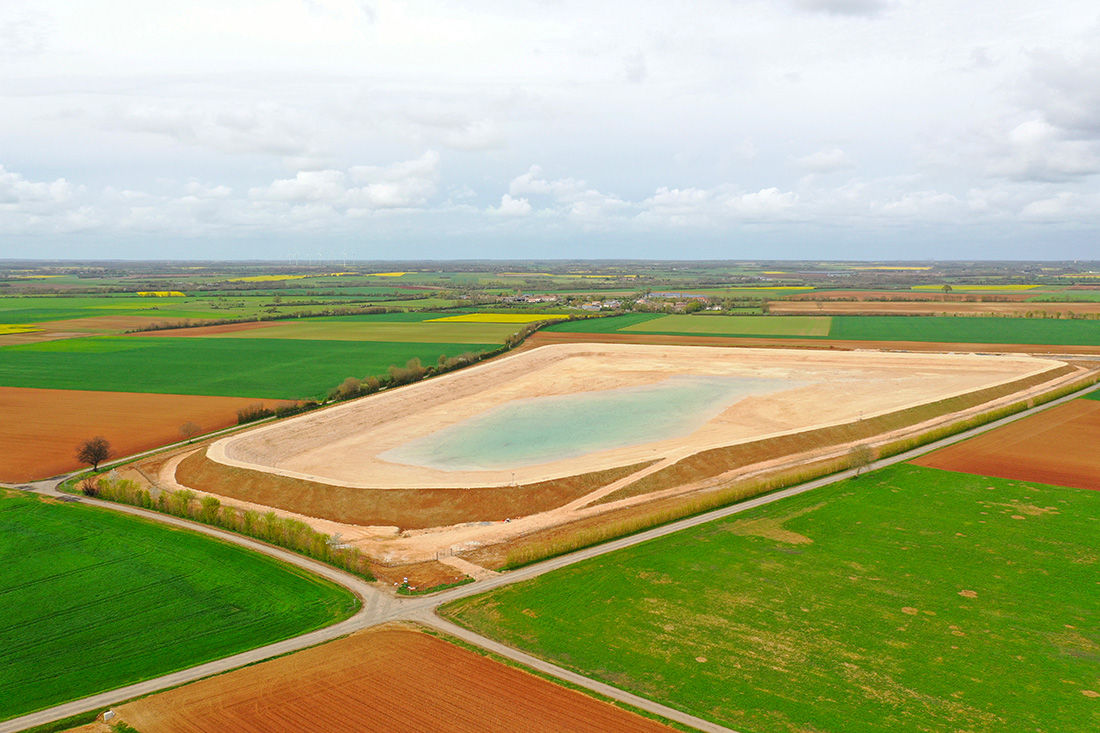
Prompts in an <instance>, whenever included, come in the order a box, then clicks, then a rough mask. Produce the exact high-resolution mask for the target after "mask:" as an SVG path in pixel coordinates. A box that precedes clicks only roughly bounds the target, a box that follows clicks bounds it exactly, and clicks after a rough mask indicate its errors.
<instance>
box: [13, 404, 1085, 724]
mask: <svg viewBox="0 0 1100 733" xmlns="http://www.w3.org/2000/svg"><path fill="white" fill-rule="evenodd" d="M1097 389H1100V385H1096V386H1094V387H1091V388H1088V389H1085V390H1082V391H1080V392H1075V393H1074V394H1071V395H1068V396H1066V397H1062V398H1059V399H1057V400H1053V401H1051V402H1048V403H1046V404H1044V405H1041V406H1039V407H1035V408H1032V409H1031V410H1025V411H1023V412H1020V413H1017V414H1015V415H1012V416H1009V417H1006V418H1003V419H1001V420H997V421H995V422H992V423H988V424H986V425H983V426H981V427H978V428H974V429H972V430H968V431H966V432H964V433H959V434H957V435H954V436H951V437H948V438H945V439H943V440H940V441H937V442H935V443H930V444H928V445H925V446H922V447H919V448H915V449H913V450H911V451H908V452H906V453H902V454H899V455H896V456H893V457H891V458H887V459H883V460H881V461H877V462H876V463H875V464H874V466H873V467H874V468H881V467H885V466H889V465H892V464H895V463H901V462H904V461H909V460H912V459H913V458H916V457H917V456H920V455H923V454H925V453H929V452H931V451H934V450H938V449H940V448H943V447H945V446H947V445H950V444H952V443H957V442H959V441H962V440H966V439H967V438H971V437H973V436H975V435H979V434H981V433H984V432H986V431H989V430H993V429H994V428H998V427H1000V426H1002V425H1007V424H1008V423H1011V422H1014V421H1016V420H1020V419H1022V418H1024V417H1027V416H1028V415H1032V414H1034V413H1036V412H1041V411H1043V410H1047V409H1050V408H1051V407H1054V406H1056V405H1059V404H1062V403H1064V402H1069V401H1070V400H1074V399H1077V398H1078V397H1080V396H1081V395H1083V394H1087V393H1088V392H1093V391H1096V390H1097ZM126 460H129V459H126ZM867 470H870V469H867ZM853 475H855V472H854V471H843V472H841V473H837V474H833V475H831V476H826V477H824V478H821V479H817V480H814V481H810V482H808V483H804V484H800V485H798V486H792V487H790V488H787V489H783V490H782V491H776V492H774V493H771V494H767V495H765V496H759V497H757V498H755V499H749V500H747V501H743V502H741V503H739V504H735V505H733V506H728V507H725V508H722V509H716V510H714V511H711V512H707V513H706V514H700V515H697V516H694V517H689V518H687V519H681V520H679V521H677V522H672V523H669V524H666V525H663V526H660V527H655V528H653V529H650V530H646V531H645V532H639V533H638V534H634V535H631V536H629V537H622V538H620V539H617V540H612V541H610V542H605V543H604V544H601V545H597V546H594V547H589V548H587V549H584V550H578V551H577V552H573V553H570V554H568V555H562V556H560V557H556V558H552V559H550V560H545V561H543V562H540V563H537V564H534V565H528V566H527V567H524V568H520V569H518V570H512V571H509V572H507V573H501V574H499V575H496V576H494V577H492V578H488V579H485V580H479V581H477V582H475V583H469V584H467V585H464V586H461V587H459V588H453V589H451V590H449V591H444V592H442V593H439V594H436V595H433V596H430V597H422V598H401V597H395V596H392V595H390V594H389V593H386V592H384V591H381V590H379V589H378V588H376V587H375V586H372V585H370V584H368V583H366V582H365V581H363V580H362V579H360V578H357V577H355V576H354V575H350V574H348V573H345V572H343V571H341V570H337V569H335V568H332V567H329V566H328V565H324V564H322V563H318V562H315V561H313V560H310V559H309V558H306V557H304V556H302V555H297V554H295V553H292V552H288V551H286V550H282V549H280V548H277V547H274V546H272V545H268V544H265V543H262V542H259V541H257V540H253V539H249V538H247V537H242V536H241V535H236V534H232V533H230V532H225V531H223V530H220V529H216V528H214V527H208V526H206V525H203V524H197V523H195V522H190V521H187V520H184V519H179V518H178V517H173V516H169V515H166V514H160V513H157V512H151V511H147V510H145V509H139V508H137V507H131V506H127V505H124V504H115V503H112V502H106V501H100V500H98V499H90V498H87V497H71V496H69V495H68V494H62V493H61V492H58V491H57V485H58V484H59V483H60V482H61V480H59V479H52V480H50V481H41V482H38V483H34V484H25V485H20V486H10V485H9V488H20V489H25V490H28V491H33V492H36V493H40V494H46V495H50V496H63V497H67V498H69V500H74V499H75V500H76V501H80V502H81V503H84V504H89V505H93V506H101V507H105V508H108V509H112V510H114V511H118V512H124V513H126V514H133V515H136V516H141V517H145V518H147V519H152V520H155V521H158V522H163V523H165V524H169V525H172V526H176V527H184V528H187V529H191V530H193V531H196V532H201V533H203V534H207V535H210V536H212V537H217V538H219V539H222V540H225V541H227V542H232V543H234V544H238V545H241V546H243V547H247V548H249V549H252V550H256V551H257V552H262V553H264V554H267V555H270V556H271V557H274V558H277V559H279V560H282V561H284V562H288V563H290V564H292V565H297V566H298V567H301V568H305V569H306V570H309V571H311V572H314V573H316V574H317V575H320V576H322V577H324V578H327V579H329V580H331V581H333V582H335V583H338V584H340V585H342V586H343V587H345V588H347V589H348V590H349V591H351V592H352V593H354V594H355V595H356V596H357V597H358V598H359V599H360V601H361V603H362V607H361V608H360V609H359V611H358V612H357V613H356V614H355V615H354V616H352V617H351V618H348V619H346V620H344V621H341V622H340V623H338V624H334V625H332V626H329V627H326V628H324V629H318V630H316V631H311V632H309V633H308V634H303V635H301V636H297V637H294V638H292V639H287V640H285V641H280V642H277V643H275V644H269V645H267V646H263V647H260V648H258V649H253V650H251V651H248V652H243V653H241V654H236V655H234V656H231V657H226V658H225V659H219V660H215V661H213V662H208V663H206V664H202V665H199V666H197V667H192V668H190V669H185V670H180V671H178V672H173V673H171V674H167V675H164V676H162V677H157V678H155V679H151V680H147V681H145V682H139V683H137V684H134V685H129V686H127V687H122V688H119V689H116V690H111V691H109V692H104V693H100V694H98V695H93V696H91V697H86V698H83V699H80V700H74V701H72V702H67V703H63V704H61V705H56V706H54V707H52V708H47V709H45V710H40V711H38V712H36V713H30V714H28V715H24V716H21V717H19V718H12V719H11V720H7V721H4V722H0V733H15V732H16V731H20V730H23V729H25V728H29V727H32V726H36V725H41V724H43V723H48V722H51V721H53V720H58V719H60V718H66V717H69V716H72V715H76V714H78V713H82V712H86V711H88V710H95V709H97V708H102V707H106V706H109V705H114V704H116V703H121V702H123V701H124V700H129V699H130V698H132V697H136V696H139V695H148V694H150V693H152V692H156V691H158V690H162V689H165V688H168V687H175V686H178V685H181V684H184V683H186V682H193V681H195V680H199V679H202V678H203V677H209V676H210V675H214V674H220V673H222V672H228V671H229V670H232V669H236V668H237V667H241V666H244V665H246V664H252V663H254V662H259V661H262V660H264V659H269V658H271V657H275V656H279V655H282V654H286V653H288V652H292V651H296V650H298V649H304V648H306V647H309V646H314V645H316V644H319V643H321V642H325V641H330V640H332V639H336V638H339V637H341V636H345V635H347V634H350V633H352V632H353V631H358V630H360V629H365V628H369V627H371V626H377V625H379V624H383V623H387V622H390V621H416V622H419V623H422V624H425V625H428V626H432V627H434V628H436V629H439V630H440V631H443V632H445V633H448V634H451V635H453V636H456V637H458V638H460V639H463V640H465V641H467V642H469V643H471V644H474V645H476V646H478V647H481V648H483V649H486V650H489V651H492V652H494V653H496V654H499V655H501V656H504V657H507V658H509V659H512V660H514V661H516V662H519V663H521V664H524V665H527V666H529V667H532V668H534V669H537V670H539V671H541V672H545V673H547V674H550V675H553V676H554V677H557V678H559V679H563V680H567V681H569V682H572V683H574V684H577V685H580V686H582V687H585V688H587V689H590V690H593V691H594V692H597V693H599V694H602V695H605V696H607V697H610V698H614V699H616V700H619V701H622V702H624V703H627V704H629V705H633V706H635V707H637V708H640V709H643V710H646V711H649V712H652V713H654V714H657V715H661V716H664V717H666V718H668V719H670V720H675V721H677V722H679V723H683V724H685V725H689V726H692V727H694V728H697V729H699V730H702V731H708V732H710V731H715V732H719V731H727V732H729V729H728V728H723V727H722V726H719V725H716V724H714V723H711V722H709V721H706V720H702V719H700V718H696V717H694V716H692V715H687V714H686V713H682V712H680V711H678V710H674V709H672V708H669V707H666V706H664V705H661V704H659V703H655V702H653V701H651V700H647V699H645V698H642V697H638V696H637V695H634V694H631V693H629V692H625V691H623V690H620V689H618V688H616V687H612V686H610V685H607V684H604V683H602V682H599V681H597V680H593V679H590V678H588V677H584V676H583V675H580V674H577V673H575V672H571V671H569V670H566V669H563V668H561V667H558V666H557V665H554V664H551V663H549V662H546V661H543V660H541V659H538V658H536V657H532V656H530V655H528V654H525V653H523V652H521V651H518V650H516V649H513V648H512V647H509V646H506V645H504V644H501V643H499V642H496V641H493V640H492V639H488V638H486V637H484V636H481V635H479V634H475V633H474V632H472V631H469V630H467V629H464V628H462V627H460V626H456V625H455V624H452V623H450V622H449V621H445V620H443V619H442V618H440V617H439V616H438V615H436V613H435V612H436V609H438V608H439V606H440V605H442V604H444V603H447V602H448V601H452V600H455V599H457V598H465V597H466V596H471V595H475V594H477V593H482V592H485V591H487V590H491V589H493V588H499V587H501V586H504V585H509V584H511V583H517V582H520V581H523V580H527V579H529V578H534V577H536V576H538V575H542V574H543V573H547V572H550V571H551V570H557V569H558V568H562V567H565V566H567V565H572V564H573V563H577V562H580V561H582V560H587V559H589V558H593V557H597V556H599V555H603V554H606V553H608V552H614V551H615V550H620V549H622V548H624V547H630V546H632V545H636V544H639V543H641V542H647V541H649V540H651V539H654V538H657V537H663V536H665V535H668V534H672V533H673V532H679V531H680V530H683V529H687V528H688V527H695V526H698V525H700V524H705V523H706V522H711V521H714V520H716V519H720V518H723V517H728V516H731V515H734V514H739V513H741V512H744V511H748V510H749V509H754V508H756V507H758V506H763V505H765V504H770V503H772V502H776V501H780V500H782V499H786V498H788V497H791V496H796V495H798V494H802V493H805V492H807V491H812V490H813V489H817V488H820V487H822V486H828V485H829V484H832V483H836V482H838V481H844V480H846V479H848V478H851V477H852V476H853ZM730 733H734V732H730Z"/></svg>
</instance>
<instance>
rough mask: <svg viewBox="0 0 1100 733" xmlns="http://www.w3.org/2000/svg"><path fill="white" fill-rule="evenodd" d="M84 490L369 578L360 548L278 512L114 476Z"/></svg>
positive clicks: (89, 481)
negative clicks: (249, 539)
mask: <svg viewBox="0 0 1100 733" xmlns="http://www.w3.org/2000/svg"><path fill="white" fill-rule="evenodd" d="M80 490H81V491H82V492H83V493H84V494H85V495H86V496H91V497H95V498H100V499H106V500H108V501H117V502H120V503H123V504H130V505H131V506H138V507H142V508H145V509H151V510H153V511H158V512H162V513H164V514H171V515H173V516H176V517H181V518H183V519H190V520H192V521H196V522H201V523H203V524H208V525H211V526H214V527H220V528H222V529H227V530H229V531H231V532H236V533H238V534H243V535H246V536H248V537H253V538H255V539H258V540H262V541H264V542H268V543H270V544H272V545H278V546H279V547H284V548H286V549H288V550H291V551H293V552H298V553H301V554H303V555H306V556H307V557H312V558H313V559H315V560H320V561H321V562H324V563H327V564H329V565H333V566H335V567H338V568H342V569H344V570H348V571H350V572H353V573H356V574H358V575H362V576H365V577H368V578H369V577H370V568H369V566H368V565H367V562H366V560H365V558H364V557H363V556H362V554H361V553H360V551H359V550H358V548H355V547H349V546H347V545H345V544H344V543H342V542H340V541H339V538H338V537H331V536H329V535H327V534H324V533H321V532H318V531H317V530H315V529H313V528H312V527H310V526H309V525H308V524H306V523H305V522H302V521H299V520H297V519H291V518H289V517H281V516H279V515H278V514H276V513H275V512H273V511H268V512H258V511H255V510H252V509H247V510H246V509H240V508H238V507H233V506H225V505H223V504H222V503H221V501H220V500H219V499H218V498H217V497H214V496H204V497H202V498H201V499H200V498H199V497H198V494H196V493H195V492H194V491H191V490H190V489H177V490H175V491H172V490H168V489H159V488H156V487H153V488H152V489H146V488H143V487H142V486H141V485H139V484H138V483H137V482H135V481H131V480H130V479H124V478H119V477H118V476H117V474H115V472H114V471H112V472H111V473H110V474H108V475H107V476H91V475H89V476H87V477H85V478H84V480H83V481H82V482H81V484H80Z"/></svg>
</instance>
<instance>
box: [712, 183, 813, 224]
mask: <svg viewBox="0 0 1100 733" xmlns="http://www.w3.org/2000/svg"><path fill="white" fill-rule="evenodd" d="M797 203H798V194H797V193H794V192H793V191H787V192H783V191H780V190H779V189H778V188H775V187H774V186H773V187H771V188H762V189H760V190H759V191H757V192H755V193H746V194H742V195H740V196H733V197H731V198H729V199H727V201H726V206H727V207H729V209H730V210H731V211H733V212H735V213H737V214H739V215H742V216H745V217H748V218H753V217H758V218H769V217H773V216H776V215H778V214H783V213H785V212H786V211H788V210H789V209H791V208H792V207H794V206H795V205H796V204H797Z"/></svg>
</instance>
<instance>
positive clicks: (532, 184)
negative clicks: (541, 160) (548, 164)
mask: <svg viewBox="0 0 1100 733" xmlns="http://www.w3.org/2000/svg"><path fill="white" fill-rule="evenodd" d="M587 186H588V184H586V183H585V182H584V181H578V180H577V179H575V178H559V179H557V180H555V181H550V180H547V179H545V178H543V177H542V168H541V167H540V166H537V165H533V166H531V167H530V168H528V169H527V172H526V173H524V174H522V175H520V176H516V177H515V178H513V179H512V182H511V183H510V184H509V185H508V192H509V193H511V194H512V195H513V196H515V195H516V194H523V193H528V194H548V195H551V196H554V197H555V198H557V199H561V200H570V199H572V198H573V197H575V196H577V195H579V194H581V193H583V192H584V191H585V189H586V188H587Z"/></svg>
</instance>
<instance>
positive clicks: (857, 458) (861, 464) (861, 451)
mask: <svg viewBox="0 0 1100 733" xmlns="http://www.w3.org/2000/svg"><path fill="white" fill-rule="evenodd" d="M848 457H849V460H850V461H851V466H852V468H854V469H855V470H856V476H858V475H859V472H860V471H862V470H864V469H866V468H870V466H871V464H872V463H874V462H875V452H874V451H873V450H871V446H869V445H867V444H866V443H860V444H859V445H853V446H852V450H851V451H850V452H849V453H848Z"/></svg>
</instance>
